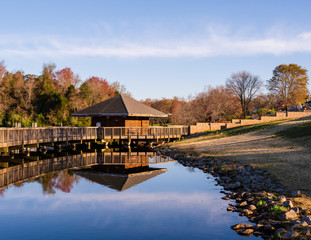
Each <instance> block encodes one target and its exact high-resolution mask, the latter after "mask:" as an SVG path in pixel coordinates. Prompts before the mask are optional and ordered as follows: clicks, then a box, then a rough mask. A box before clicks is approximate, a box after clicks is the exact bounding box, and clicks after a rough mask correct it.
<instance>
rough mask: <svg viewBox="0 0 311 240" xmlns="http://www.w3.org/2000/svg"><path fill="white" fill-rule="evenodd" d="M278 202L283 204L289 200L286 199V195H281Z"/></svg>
mask: <svg viewBox="0 0 311 240" xmlns="http://www.w3.org/2000/svg"><path fill="white" fill-rule="evenodd" d="M277 200H278V201H279V202H281V203H283V202H285V201H286V200H287V199H286V197H285V196H284V195H280V196H278V198H277Z"/></svg>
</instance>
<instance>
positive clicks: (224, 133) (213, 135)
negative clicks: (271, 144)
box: [176, 120, 288, 144]
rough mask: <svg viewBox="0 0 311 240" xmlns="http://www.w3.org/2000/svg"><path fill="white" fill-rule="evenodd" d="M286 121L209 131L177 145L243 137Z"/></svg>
mask: <svg viewBox="0 0 311 240" xmlns="http://www.w3.org/2000/svg"><path fill="white" fill-rule="evenodd" d="M286 121H288V120H278V121H272V122H267V123H259V124H256V125H247V126H240V127H234V128H228V129H224V130H217V131H209V132H205V133H203V134H200V135H195V136H190V137H188V138H185V139H183V140H182V141H180V142H177V143H176V144H184V143H188V142H189V143H190V142H199V141H205V140H212V139H218V138H224V137H231V136H236V135H242V134H246V133H250V132H257V131H263V130H265V129H267V128H269V127H272V126H274V125H277V124H280V123H282V122H286Z"/></svg>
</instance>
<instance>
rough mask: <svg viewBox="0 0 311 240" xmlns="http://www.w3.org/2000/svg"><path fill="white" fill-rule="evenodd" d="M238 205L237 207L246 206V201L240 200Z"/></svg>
mask: <svg viewBox="0 0 311 240" xmlns="http://www.w3.org/2000/svg"><path fill="white" fill-rule="evenodd" d="M238 206H239V207H246V206H247V202H246V201H244V202H241V203H240V204H239V205H238Z"/></svg>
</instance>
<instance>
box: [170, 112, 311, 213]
mask: <svg viewBox="0 0 311 240" xmlns="http://www.w3.org/2000/svg"><path fill="white" fill-rule="evenodd" d="M305 121H310V118H304V119H298V120H292V121H289V122H284V123H280V124H278V125H274V126H271V127H269V128H268V129H265V130H263V131H259V132H251V133H247V134H243V135H237V136H231V137H226V138H220V139H211V140H203V141H199V142H198V141H196V142H189V140H188V141H187V143H180V144H178V145H174V146H172V147H174V148H177V149H180V150H183V151H194V152H198V153H201V154H202V155H205V156H214V157H217V158H222V159H230V160H232V161H243V162H245V163H247V164H251V165H253V166H255V167H257V168H262V169H265V170H266V171H267V172H268V173H269V174H270V175H271V176H272V177H274V178H276V179H277V180H279V181H280V182H281V183H282V184H283V185H284V186H286V187H287V188H289V189H299V190H301V191H302V192H303V193H305V194H306V195H307V196H308V197H309V198H305V199H304V198H301V200H300V202H301V204H303V205H304V206H306V207H309V208H311V148H310V146H311V139H310V137H304V138H295V139H286V138H283V137H276V136H275V135H274V134H275V133H276V132H278V131H281V130H285V129H288V128H290V127H293V126H297V125H299V124H302V123H304V122H305Z"/></svg>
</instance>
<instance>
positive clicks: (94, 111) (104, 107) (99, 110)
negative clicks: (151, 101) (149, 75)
mask: <svg viewBox="0 0 311 240" xmlns="http://www.w3.org/2000/svg"><path fill="white" fill-rule="evenodd" d="M72 116H74V117H101V116H131V117H168V115H167V114H165V113H163V112H161V111H158V110H156V109H154V108H152V107H149V106H147V105H145V104H143V103H140V102H138V101H136V100H134V99H132V98H130V97H127V96H123V95H117V96H115V97H113V98H109V99H107V100H105V101H103V102H100V103H97V104H95V105H93V106H90V107H88V108H85V109H82V110H81V111H78V112H76V113H74V114H72Z"/></svg>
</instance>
